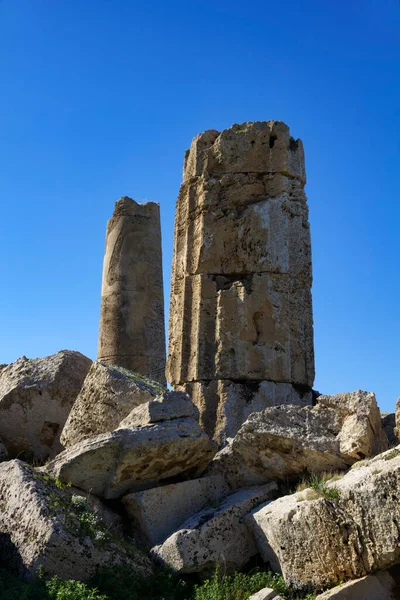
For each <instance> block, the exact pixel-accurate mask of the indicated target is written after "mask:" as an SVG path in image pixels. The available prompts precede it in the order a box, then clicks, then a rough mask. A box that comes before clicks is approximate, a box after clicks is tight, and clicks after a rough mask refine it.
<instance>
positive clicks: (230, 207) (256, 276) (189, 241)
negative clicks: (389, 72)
mask: <svg viewBox="0 0 400 600" xmlns="http://www.w3.org/2000/svg"><path fill="white" fill-rule="evenodd" d="M304 184H305V168H304V153H303V147H302V144H301V141H300V140H294V139H293V138H291V137H290V133H289V129H288V127H287V126H286V125H285V124H284V123H281V122H279V121H268V122H261V123H260V122H259V123H243V124H242V125H233V126H232V127H231V128H230V129H227V130H225V131H223V132H221V133H219V132H217V131H214V130H210V131H206V132H204V133H202V134H200V135H199V136H197V137H196V138H195V139H194V140H193V142H192V146H191V148H190V150H189V151H188V152H187V153H186V155H185V166H184V177H183V183H182V186H181V190H180V194H179V197H178V202H177V208H176V218H175V237H174V258H173V267H172V285H171V305H170V316H169V354H168V363H167V378H168V381H169V382H170V383H171V384H172V385H174V386H175V387H176V388H179V389H184V390H186V391H188V392H189V388H188V386H191V387H193V386H194V388H197V390H195V391H194V394H195V395H196V396H197V397H198V398H199V400H200V398H201V397H202V396H203V388H204V387H205V388H208V387H209V388H210V394H209V395H208V396H207V394H205V395H204V396H203V397H202V398H201V400H200V402H202V403H203V404H204V406H205V410H204V413H207V416H204V418H203V415H201V417H202V421H207V431H208V432H209V433H211V434H212V435H213V436H214V437H215V439H217V440H218V441H219V442H223V441H224V440H225V439H226V437H229V436H230V435H234V434H235V433H236V431H237V428H238V425H240V424H241V423H242V422H243V418H246V416H245V415H244V414H242V413H243V412H246V410H244V411H243V410H242V408H241V407H239V406H240V405H241V403H242V400H241V395H240V394H239V397H238V400H236V399H235V400H234V402H233V403H234V404H236V405H239V406H238V408H239V410H236V407H235V408H234V412H233V414H234V416H233V415H232V417H227V415H228V414H229V413H230V406H229V405H230V404H232V400H233V398H234V396H235V395H233V396H232V394H230V400H228V405H227V407H226V409H225V407H224V404H225V401H227V395H226V393H225V392H224V390H225V389H226V388H227V386H228V387H230V389H233V388H234V387H235V386H236V384H239V385H241V384H246V382H247V381H251V382H255V383H257V384H259V385H262V384H263V383H265V384H268V383H271V382H279V383H284V384H294V385H298V386H301V387H302V390H303V391H304V392H305V391H308V392H311V388H312V385H313V381H314V348H313V320H312V299H311V282H312V270H311V240H310V229H309V223H308V208H307V199H306V196H305V193H304ZM213 388H215V390H214V389H213ZM189 393H190V392H189ZM252 395H254V394H252ZM200 402H196V401H195V404H197V405H198V406H199V404H200ZM273 403H274V399H273V398H272V399H270V398H268V402H267V403H263V408H265V406H268V405H271V404H273ZM216 407H218V410H217V409H216ZM199 408H200V406H199ZM200 412H201V409H200ZM219 413H220V414H219ZM219 417H220V419H221V420H220V422H218V418H219ZM230 421H231V422H230Z"/></svg>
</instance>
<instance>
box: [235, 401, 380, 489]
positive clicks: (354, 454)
mask: <svg viewBox="0 0 400 600" xmlns="http://www.w3.org/2000/svg"><path fill="white" fill-rule="evenodd" d="M387 447H388V440H387V437H386V435H385V433H384V431H383V428H382V425H381V420H380V414H379V409H378V407H377V404H376V400H375V395H374V394H371V393H368V392H362V391H357V392H353V393H350V394H338V395H337V396H320V397H319V398H318V403H317V405H316V406H314V407H309V406H306V407H297V406H277V407H271V408H268V409H266V410H265V411H263V412H258V413H253V414H252V415H250V417H249V418H248V419H247V421H246V422H245V423H244V424H243V425H242V427H241V429H240V430H239V432H238V434H237V435H236V437H235V438H234V440H233V442H232V449H233V450H234V451H235V452H236V454H237V455H239V456H240V457H241V460H242V462H243V465H245V466H246V467H248V468H249V470H250V471H251V472H254V473H259V475H260V477H265V478H277V479H287V478H288V479H292V478H296V477H299V476H300V475H301V474H303V473H305V472H307V471H308V472H314V473H315V472H321V471H337V470H344V469H347V468H348V467H349V466H350V465H352V464H353V463H354V462H355V461H357V460H360V459H364V458H365V457H371V456H373V455H375V454H377V453H378V452H379V451H383V450H385V449H386V448H387Z"/></svg>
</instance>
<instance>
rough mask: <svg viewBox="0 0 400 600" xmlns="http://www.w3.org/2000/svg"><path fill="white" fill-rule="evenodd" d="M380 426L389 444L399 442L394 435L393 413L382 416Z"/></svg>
mask: <svg viewBox="0 0 400 600" xmlns="http://www.w3.org/2000/svg"><path fill="white" fill-rule="evenodd" d="M381 420H382V427H383V429H384V431H385V433H386V436H387V439H388V441H389V445H390V446H395V445H396V444H398V443H399V440H398V438H397V435H396V415H395V413H390V414H388V415H385V416H382V419H381Z"/></svg>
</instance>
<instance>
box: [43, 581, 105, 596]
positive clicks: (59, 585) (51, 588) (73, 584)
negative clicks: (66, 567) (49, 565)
mask: <svg viewBox="0 0 400 600" xmlns="http://www.w3.org/2000/svg"><path fill="white" fill-rule="evenodd" d="M46 590H47V592H48V594H49V598H51V599H52V600H53V598H54V600H108V598H107V596H104V595H102V594H99V592H98V590H97V589H96V588H91V587H89V586H88V585H86V584H85V583H81V582H80V581H74V580H73V579H69V580H67V581H63V580H61V579H58V577H53V578H52V579H50V581H47V582H46Z"/></svg>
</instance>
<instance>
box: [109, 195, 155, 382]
mask: <svg viewBox="0 0 400 600" xmlns="http://www.w3.org/2000/svg"><path fill="white" fill-rule="evenodd" d="M165 354H166V352H165V325H164V293H163V277H162V253H161V225H160V206H159V204H156V203H155V202H148V203H146V204H138V203H137V202H135V201H134V200H132V199H131V198H128V197H127V196H124V197H123V198H121V199H120V200H118V202H116V204H115V210H114V214H113V216H112V217H111V219H110V220H109V222H108V225H107V235H106V249H105V256H104V267H103V284H102V293H101V315H100V334H99V348H98V359H99V360H100V361H102V362H104V363H107V364H110V365H117V366H120V367H125V368H126V369H129V370H130V371H134V372H136V373H139V374H141V375H144V376H146V377H149V378H150V379H154V380H155V381H159V382H160V383H162V384H163V385H164V384H165Z"/></svg>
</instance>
